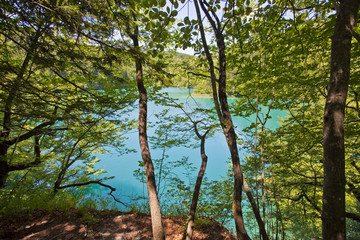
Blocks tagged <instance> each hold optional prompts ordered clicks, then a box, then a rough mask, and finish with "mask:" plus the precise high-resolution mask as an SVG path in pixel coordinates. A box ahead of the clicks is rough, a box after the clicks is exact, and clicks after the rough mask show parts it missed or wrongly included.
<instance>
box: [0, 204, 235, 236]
mask: <svg viewBox="0 0 360 240" xmlns="http://www.w3.org/2000/svg"><path fill="white" fill-rule="evenodd" d="M202 222H204V221H202ZM205 223H206V224H200V225H198V226H197V227H196V228H195V232H194V237H193V239H196V240H198V239H199V240H200V239H209V240H220V239H227V240H233V239H235V238H234V236H233V234H231V233H229V232H228V231H227V230H226V229H225V228H224V227H222V226H220V224H217V223H215V222H211V221H206V222H205ZM163 224H164V227H165V231H166V239H167V240H181V239H182V233H183V231H184V228H185V220H184V219H179V218H163ZM0 239H3V240H8V239H9V240H10V239H11V240H15V239H23V240H30V239H32V240H34V239H46V240H52V239H53V240H55V239H64V240H70V239H114V240H115V239H116V240H130V239H132V240H135V239H136V240H140V239H141V240H145V239H152V234H151V222H150V217H149V216H147V215H144V214H139V213H121V212H117V211H111V210H102V211H96V210H82V211H80V210H75V209H74V210H71V211H68V212H66V213H63V212H60V211H55V212H52V213H49V212H46V211H41V210H38V211H34V212H31V213H30V212H19V213H18V214H16V215H15V216H13V217H7V218H6V219H5V218H0Z"/></svg>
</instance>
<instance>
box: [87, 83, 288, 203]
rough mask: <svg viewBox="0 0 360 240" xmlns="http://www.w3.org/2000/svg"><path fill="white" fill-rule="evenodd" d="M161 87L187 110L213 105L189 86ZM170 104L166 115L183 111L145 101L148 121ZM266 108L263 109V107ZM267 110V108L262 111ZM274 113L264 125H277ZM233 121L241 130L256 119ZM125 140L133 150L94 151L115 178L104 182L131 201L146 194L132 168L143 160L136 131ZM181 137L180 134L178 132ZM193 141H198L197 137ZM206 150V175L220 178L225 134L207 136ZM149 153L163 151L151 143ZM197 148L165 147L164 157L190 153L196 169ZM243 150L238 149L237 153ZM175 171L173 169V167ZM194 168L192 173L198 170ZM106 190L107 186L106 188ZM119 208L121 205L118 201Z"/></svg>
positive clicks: (178, 157) (154, 154) (156, 156)
mask: <svg viewBox="0 0 360 240" xmlns="http://www.w3.org/2000/svg"><path fill="white" fill-rule="evenodd" d="M162 91H164V92H167V93H168V94H169V96H170V97H172V98H176V99H177V100H176V101H177V103H183V104H184V108H185V110H186V111H188V112H190V111H191V110H192V109H194V108H196V107H202V108H207V109H210V108H212V107H213V101H212V99H211V98H209V97H194V98H192V97H190V95H189V90H188V89H181V88H166V89H163V90H162ZM234 101H235V99H229V102H234ZM167 108H169V109H170V110H169V112H168V115H173V116H176V115H184V114H183V112H182V111H181V110H179V109H176V108H171V107H164V106H160V105H156V104H155V103H153V102H150V103H149V104H148V121H149V122H154V121H157V120H158V119H156V117H155V114H156V113H159V112H160V111H161V110H164V109H167ZM264 111H265V109H264ZM264 113H266V112H264ZM271 115H272V116H273V117H272V118H271V119H269V121H268V122H267V125H266V127H267V128H270V129H271V128H275V127H276V126H277V125H278V118H277V117H275V116H274V115H284V114H283V113H282V112H280V111H276V110H273V111H272V114H271ZM137 116H138V109H135V110H134V112H133V113H132V116H131V117H133V118H137ZM233 120H234V125H235V126H236V129H237V131H241V129H243V128H244V127H247V126H249V124H250V123H251V122H254V121H255V116H251V117H250V118H249V119H244V118H239V117H234V119H233ZM154 132H155V128H154V127H149V129H148V135H149V136H153V135H154ZM127 137H128V140H127V141H126V144H127V146H128V147H129V148H133V149H135V150H136V152H135V153H129V154H126V155H119V154H118V153H117V152H116V151H115V150H111V149H110V152H109V153H106V154H101V155H97V157H98V158H99V159H100V160H101V161H100V162H98V163H97V167H98V168H103V169H105V170H106V171H107V174H106V176H114V177H115V178H114V179H111V180H108V181H107V182H106V183H107V184H110V185H111V186H113V187H115V188H116V190H117V191H116V192H115V195H116V196H117V198H119V199H120V200H121V201H123V202H126V203H130V201H131V199H132V198H134V197H135V196H139V195H140V196H141V195H143V196H147V191H146V186H145V184H143V183H141V182H140V181H139V180H138V179H136V177H135V176H134V171H135V170H136V169H138V168H139V161H142V159H141V154H140V148H139V142H138V133H137V131H135V130H134V131H133V132H132V133H130V134H128V135H127ZM179 137H181V135H179ZM192 141H194V143H196V144H198V142H199V141H198V140H196V141H195V138H194V140H192ZM205 148H206V154H207V156H208V165H207V169H206V176H207V178H208V179H209V180H219V179H220V177H221V176H224V175H225V172H226V171H227V169H228V168H227V165H228V163H229V161H228V159H229V157H230V154H229V150H228V147H227V144H226V141H225V137H224V135H223V133H222V132H221V131H219V132H217V133H215V134H214V135H213V136H212V137H211V138H208V139H207V140H206V145H205ZM150 149H151V155H152V158H153V159H159V158H161V157H162V154H163V151H162V150H161V149H160V150H159V149H154V147H153V146H151V145H150ZM199 151H200V150H199V148H195V149H194V148H188V147H184V146H178V147H172V148H170V149H167V150H166V154H167V155H168V158H166V160H165V161H169V160H171V161H174V160H181V159H182V157H183V156H187V157H189V161H190V162H192V163H194V166H195V167H196V168H197V169H198V167H199V166H200V164H201V159H200V154H199ZM243 154H245V153H244V152H242V151H240V155H243ZM175 171H176V170H175ZM197 171H198V170H196V171H195V174H197ZM94 188H95V189H98V190H100V189H101V187H97V186H94ZM105 191H106V192H107V189H106V190H105ZM119 208H122V206H121V205H119Z"/></svg>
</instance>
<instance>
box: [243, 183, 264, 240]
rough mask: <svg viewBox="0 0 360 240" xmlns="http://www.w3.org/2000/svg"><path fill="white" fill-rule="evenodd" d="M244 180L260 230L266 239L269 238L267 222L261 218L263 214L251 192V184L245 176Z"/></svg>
mask: <svg viewBox="0 0 360 240" xmlns="http://www.w3.org/2000/svg"><path fill="white" fill-rule="evenodd" d="M243 181H244V191H245V193H246V195H247V197H248V199H249V202H250V204H251V207H252V209H253V212H254V215H255V218H256V221H257V223H258V226H259V231H260V234H261V237H262V239H264V240H269V237H268V235H267V233H266V229H265V224H264V222H263V221H262V220H261V215H260V211H259V208H258V205H257V203H256V201H255V199H254V198H253V196H252V194H251V190H250V188H249V185H248V184H247V182H246V179H245V178H244V179H243Z"/></svg>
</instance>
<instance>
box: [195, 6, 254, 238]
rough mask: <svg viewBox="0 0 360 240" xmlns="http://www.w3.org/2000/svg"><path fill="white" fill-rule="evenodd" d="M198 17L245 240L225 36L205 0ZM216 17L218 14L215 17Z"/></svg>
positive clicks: (239, 226) (236, 213)
mask: <svg viewBox="0 0 360 240" xmlns="http://www.w3.org/2000/svg"><path fill="white" fill-rule="evenodd" d="M194 4H195V8H196V14H197V18H198V23H199V26H200V34H201V40H202V44H203V47H204V51H205V54H206V57H207V60H208V63H209V73H210V76H211V85H212V92H213V100H214V104H215V109H216V112H217V115H218V118H219V121H220V124H221V127H222V129H223V133H224V135H225V138H226V142H227V145H228V147H229V150H230V155H231V162H232V165H233V173H234V192H233V216H234V221H235V229H236V233H237V237H238V239H241V240H249V239H250V237H249V235H248V234H247V232H246V229H245V224H244V218H243V214H242V207H241V201H242V187H243V176H242V170H241V166H240V159H239V153H238V149H237V143H236V134H235V131H234V126H233V123H232V118H231V115H230V111H229V107H228V103H227V94H226V56H225V43H224V36H223V35H222V32H221V26H220V22H219V20H218V19H216V21H217V23H218V24H216V23H215V22H214V19H213V18H212V17H211V16H210V13H209V12H208V10H207V8H206V7H205V6H204V2H202V1H201V0H195V1H194ZM199 5H200V6H201V8H202V10H203V12H204V13H205V15H206V17H207V19H208V20H209V21H210V24H211V26H212V29H213V30H214V32H215V38H216V42H217V46H218V53H219V64H220V66H219V78H217V77H216V75H215V67H214V62H213V59H212V56H211V53H210V50H209V48H208V44H207V41H206V37H205V30H204V26H203V25H202V18H201V13H200V6H199ZM213 16H214V17H216V14H215V15H214V14H213ZM216 82H218V86H219V87H218V90H217V87H216Z"/></svg>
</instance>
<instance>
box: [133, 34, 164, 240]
mask: <svg viewBox="0 0 360 240" xmlns="http://www.w3.org/2000/svg"><path fill="white" fill-rule="evenodd" d="M131 38H132V40H133V43H134V47H135V50H136V54H137V55H136V56H135V63H136V81H137V86H138V90H139V96H140V99H139V143H140V149H141V156H142V159H143V163H144V168H145V175H146V186H147V190H148V198H149V206H150V213H151V224H152V231H153V237H154V240H165V233H164V229H163V225H162V222H161V211H160V204H159V200H158V195H157V191H156V182H155V173H154V165H153V162H152V159H151V155H150V149H149V144H148V140H147V132H146V125H147V92H146V88H145V86H144V80H143V69H142V60H141V57H140V56H139V54H140V53H139V41H138V34H137V33H135V34H134V35H133V36H132V37H131Z"/></svg>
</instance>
